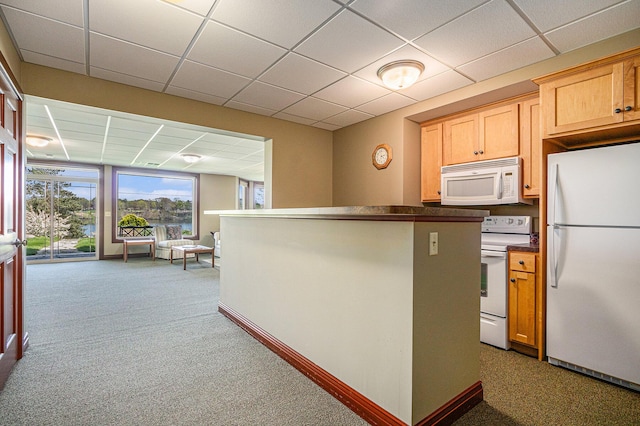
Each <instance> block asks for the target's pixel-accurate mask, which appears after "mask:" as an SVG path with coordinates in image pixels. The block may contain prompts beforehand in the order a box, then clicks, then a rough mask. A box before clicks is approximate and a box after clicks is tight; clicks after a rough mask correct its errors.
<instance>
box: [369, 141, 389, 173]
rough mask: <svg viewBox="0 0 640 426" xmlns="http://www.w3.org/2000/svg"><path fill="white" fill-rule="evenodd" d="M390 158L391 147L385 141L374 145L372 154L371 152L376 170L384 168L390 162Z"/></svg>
mask: <svg viewBox="0 0 640 426" xmlns="http://www.w3.org/2000/svg"><path fill="white" fill-rule="evenodd" d="M391 158H392V151H391V147H390V146H389V145H387V144H386V143H381V144H380V145H378V146H376V147H375V149H374V150H373V154H371V160H372V161H373V165H374V166H375V167H376V169H378V170H380V169H384V168H386V167H387V166H388V165H389V163H390V162H391Z"/></svg>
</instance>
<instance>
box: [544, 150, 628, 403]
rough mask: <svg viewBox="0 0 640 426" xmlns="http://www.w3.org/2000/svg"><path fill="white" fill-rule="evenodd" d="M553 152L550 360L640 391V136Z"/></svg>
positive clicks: (549, 234)
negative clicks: (622, 142) (630, 141)
mask: <svg viewBox="0 0 640 426" xmlns="http://www.w3.org/2000/svg"><path fill="white" fill-rule="evenodd" d="M548 160H549V161H548V201H547V219H548V226H547V247H548V248H547V355H548V357H549V362H550V363H552V364H554V365H560V366H563V367H566V368H570V369H572V370H575V371H578V372H581V373H585V374H589V375H592V376H595V377H598V378H600V379H605V380H609V381H611V382H614V383H616V384H619V385H622V386H626V387H628V388H631V389H635V390H638V391H640V189H638V185H639V184H640V143H633V144H627V145H617V146H609V147H604V148H593V149H586V150H582V151H572V152H565V153H560V154H552V155H549V157H548Z"/></svg>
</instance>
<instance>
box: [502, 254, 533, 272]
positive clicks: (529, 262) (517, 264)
mask: <svg viewBox="0 0 640 426" xmlns="http://www.w3.org/2000/svg"><path fill="white" fill-rule="evenodd" d="M509 269H511V270H512V271H523V272H532V273H535V272H536V255H535V254H531V253H518V252H511V253H509Z"/></svg>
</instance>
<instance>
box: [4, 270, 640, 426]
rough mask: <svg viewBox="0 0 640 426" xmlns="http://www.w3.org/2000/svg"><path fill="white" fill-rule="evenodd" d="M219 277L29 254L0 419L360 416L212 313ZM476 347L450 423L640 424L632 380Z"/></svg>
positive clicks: (213, 420)
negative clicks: (20, 346)
mask: <svg viewBox="0 0 640 426" xmlns="http://www.w3.org/2000/svg"><path fill="white" fill-rule="evenodd" d="M216 263H217V262H216ZM218 278H219V272H218V270H217V269H212V268H211V264H210V263H207V262H201V263H200V264H198V263H195V262H194V261H189V262H188V264H187V270H186V271H183V270H182V264H181V263H179V264H174V265H170V264H169V262H168V261H163V260H157V261H156V262H152V261H150V260H149V259H148V258H133V259H130V260H129V262H128V263H126V264H125V263H123V262H122V261H100V262H97V261H94V262H73V263H58V264H51V265H44V264H42V265H29V266H28V267H27V289H26V306H25V309H26V326H27V329H28V331H29V333H30V336H31V346H30V347H29V349H28V351H27V352H26V354H25V357H24V358H23V359H22V360H21V361H20V362H19V363H18V364H17V366H16V368H15V369H14V371H13V372H12V374H11V376H10V377H9V380H8V381H7V384H6V386H5V389H4V390H3V391H2V392H0V424H1V425H362V424H365V423H364V421H363V420H362V419H360V418H359V417H357V416H356V415H355V414H353V413H352V412H351V411H350V410H348V409H347V408H346V407H344V406H343V405H342V404H340V403H339V402H337V401H336V400H335V399H334V398H332V397H331V396H330V395H329V394H327V393H326V392H324V391H323V390H322V389H320V388H318V387H317V386H316V385H315V384H314V383H312V382H311V381H310V380H308V379H307V378H306V377H304V376H303V375H302V374H300V373H299V372H297V371H296V370H295V369H293V368H292V367H291V366H289V365H288V364H286V363H285V362H284V361H282V360H281V359H280V358H279V357H277V356H276V355H275V354H273V353H272V352H271V351H269V350H268V349H266V348H265V347H264V346H262V345H261V344H259V343H258V342H257V341H255V340H254V339H253V338H251V337H250V336H249V335H248V334H246V333H245V332H244V331H242V330H240V329H239V328H238V327H237V326H235V325H233V324H232V323H231V322H230V321H229V320H227V319H226V318H225V317H223V316H222V315H220V314H219V313H218V312H217V308H216V305H217V300H218ZM480 346H481V352H480V355H481V379H482V381H483V386H484V396H485V401H484V402H482V403H481V404H480V405H478V406H476V407H475V408H474V409H473V410H471V411H470V412H469V413H467V414H466V415H465V416H464V417H462V418H461V419H460V420H458V421H457V422H456V423H455V424H456V426H464V425H536V426H537V425H640V394H638V393H636V392H632V391H629V390H626V389H623V388H619V387H616V386H614V385H610V384H608V383H604V382H600V381H598V380H595V379H592V378H588V377H585V376H582V375H579V374H576V373H572V372H569V371H567V370H564V369H560V368H558V367H553V366H551V365H549V364H548V363H546V362H539V361H537V360H535V359H533V358H529V357H526V356H524V355H521V354H518V353H515V352H513V351H503V350H500V349H495V348H492V347H490V346H486V345H480Z"/></svg>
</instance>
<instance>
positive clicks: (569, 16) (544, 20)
mask: <svg viewBox="0 0 640 426" xmlns="http://www.w3.org/2000/svg"><path fill="white" fill-rule="evenodd" d="M513 1H514V3H516V4H517V5H518V7H519V8H520V9H521V10H522V11H523V12H524V13H525V14H526V15H527V17H528V18H529V19H530V20H531V22H533V24H534V25H535V26H536V27H537V28H538V30H540V31H541V32H547V31H549V30H552V29H554V28H557V27H560V26H563V25H565V24H568V23H570V22H572V21H575V20H576V19H580V18H584V17H585V16H587V15H590V14H592V13H595V12H598V11H600V10H603V9H606V8H608V7H609V6H611V5H614V4H616V3H620V0H578V1H575V0H574V1H559V2H554V4H553V10H552V11H550V10H549V4H548V3H546V2H543V1H540V0H513ZM639 18H640V17H639ZM612 24H614V25H615V22H614V23H612Z"/></svg>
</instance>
